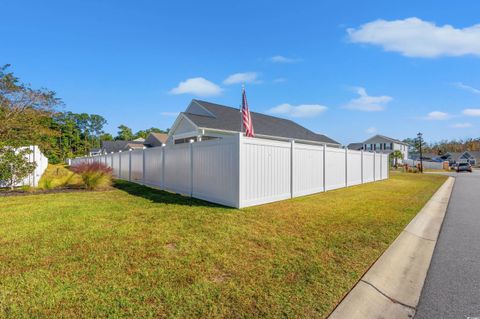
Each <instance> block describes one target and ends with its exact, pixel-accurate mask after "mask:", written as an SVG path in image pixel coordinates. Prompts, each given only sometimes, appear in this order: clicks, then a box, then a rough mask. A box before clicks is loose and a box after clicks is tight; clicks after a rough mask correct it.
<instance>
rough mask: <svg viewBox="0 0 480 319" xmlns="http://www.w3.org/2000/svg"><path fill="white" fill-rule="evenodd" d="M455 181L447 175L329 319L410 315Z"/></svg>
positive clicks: (423, 279)
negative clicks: (443, 181) (445, 179)
mask: <svg viewBox="0 0 480 319" xmlns="http://www.w3.org/2000/svg"><path fill="white" fill-rule="evenodd" d="M454 181H455V179H454V178H453V177H449V178H448V180H447V181H446V182H445V183H444V184H443V185H442V186H441V187H440V189H439V190H438V191H437V192H436V193H435V194H434V195H433V196H432V198H431V199H430V200H429V201H428V202H427V204H426V205H425V206H424V207H423V208H422V210H421V211H420V212H419V213H418V214H417V215H416V216H415V218H414V219H413V220H412V221H411V222H410V223H409V224H408V225H407V227H406V228H405V229H404V230H403V231H402V233H401V234H400V235H399V236H398V237H397V239H396V240H395V241H394V242H393V244H392V245H391V246H390V247H389V248H388V249H387V250H386V251H385V252H384V253H383V255H382V256H381V257H380V258H379V259H378V260H377V262H376V263H375V264H373V266H372V267H371V268H370V269H369V270H368V271H367V273H366V274H365V275H364V276H363V277H362V279H361V280H360V281H359V282H358V283H357V285H356V286H355V287H354V288H353V289H352V290H351V291H350V293H349V294H348V295H347V296H346V297H345V298H344V300H343V301H342V302H341V303H340V304H339V305H338V306H337V308H336V309H335V310H334V311H333V312H332V314H331V315H330V317H329V318H330V319H337V318H338V319H343V318H356V319H357V318H359V319H360V318H365V319H367V318H369V319H370V318H411V317H413V315H414V314H415V309H416V307H417V305H418V302H419V299H420V293H421V291H422V287H423V283H424V281H425V277H426V275H427V271H428V268H429V265H430V260H431V257H432V254H433V250H434V248H435V244H436V241H437V238H438V234H439V232H440V228H441V226H442V222H443V219H444V216H445V212H446V210H447V206H448V202H449V199H450V195H451V192H452V189H453V184H454Z"/></svg>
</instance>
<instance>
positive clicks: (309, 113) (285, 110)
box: [267, 103, 327, 117]
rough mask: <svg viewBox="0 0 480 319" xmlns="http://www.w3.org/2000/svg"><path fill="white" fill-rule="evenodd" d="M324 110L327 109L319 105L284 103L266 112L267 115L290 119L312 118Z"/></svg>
mask: <svg viewBox="0 0 480 319" xmlns="http://www.w3.org/2000/svg"><path fill="white" fill-rule="evenodd" d="M326 110H327V107H326V106H323V105H320V104H301V105H291V104H288V103H284V104H280V105H278V106H276V107H274V108H271V109H270V110H268V111H267V113H271V114H283V115H287V116H291V117H314V116H317V115H319V114H321V113H323V112H325V111H326Z"/></svg>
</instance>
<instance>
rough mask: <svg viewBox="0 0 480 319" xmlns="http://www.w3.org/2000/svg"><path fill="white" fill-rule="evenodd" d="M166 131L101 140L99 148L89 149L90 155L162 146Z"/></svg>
mask: <svg viewBox="0 0 480 319" xmlns="http://www.w3.org/2000/svg"><path fill="white" fill-rule="evenodd" d="M167 136H168V135H167V134H166V133H150V134H148V136H147V138H145V139H144V138H137V139H134V140H133V141H121V140H116V141H102V143H101V144H102V146H101V147H100V148H95V149H92V150H91V151H90V154H89V155H90V156H95V155H101V154H109V153H112V152H114V153H115V152H118V151H128V150H130V149H140V148H144V147H146V148H149V147H157V146H162V145H164V144H165V143H166V142H167Z"/></svg>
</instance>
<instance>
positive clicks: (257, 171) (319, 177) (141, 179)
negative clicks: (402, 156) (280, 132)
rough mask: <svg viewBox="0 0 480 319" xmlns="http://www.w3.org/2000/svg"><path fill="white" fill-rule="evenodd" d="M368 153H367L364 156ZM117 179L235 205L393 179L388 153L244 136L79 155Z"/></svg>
mask: <svg viewBox="0 0 480 319" xmlns="http://www.w3.org/2000/svg"><path fill="white" fill-rule="evenodd" d="M362 155H363V156H362ZM96 161H100V162H103V163H106V165H108V166H110V167H112V171H113V175H114V176H115V177H117V178H122V179H126V180H128V179H131V180H132V181H133V182H137V183H145V184H147V185H151V186H157V187H159V188H162V189H165V190H168V191H173V192H177V193H180V194H185V195H190V196H193V197H196V198H200V199H204V200H208V201H211V202H215V203H219V204H224V205H227V206H233V207H248V206H253V205H258V204H263V203H268V202H274V201H278V200H282V199H287V198H290V197H297V196H302V195H307V194H313V193H317V192H321V191H325V190H331V189H337V188H341V187H346V186H351V185H357V184H361V183H362V182H363V183H366V182H371V181H374V180H380V179H386V178H388V169H389V167H388V156H387V155H385V154H383V155H382V154H374V153H370V152H361V151H353V150H345V149H340V148H332V147H324V146H323V145H309V144H302V143H295V142H283V141H275V140H266V139H259V138H245V137H242V136H240V135H237V136H235V137H225V138H223V139H216V140H209V141H203V142H197V143H185V144H176V145H167V146H164V147H154V148H149V149H145V150H135V151H127V152H120V153H114V154H109V155H105V156H103V155H102V156H96V157H84V158H77V159H74V160H73V161H72V162H73V163H80V162H89V163H91V162H96Z"/></svg>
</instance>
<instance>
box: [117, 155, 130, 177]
mask: <svg viewBox="0 0 480 319" xmlns="http://www.w3.org/2000/svg"><path fill="white" fill-rule="evenodd" d="M129 176H130V152H122V153H120V174H119V176H118V177H119V178H122V179H126V180H128V179H129Z"/></svg>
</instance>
